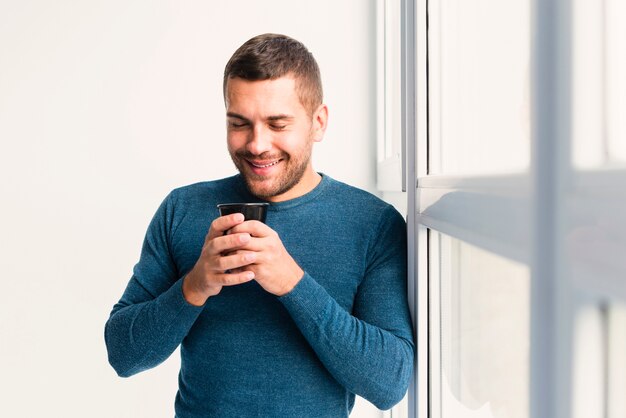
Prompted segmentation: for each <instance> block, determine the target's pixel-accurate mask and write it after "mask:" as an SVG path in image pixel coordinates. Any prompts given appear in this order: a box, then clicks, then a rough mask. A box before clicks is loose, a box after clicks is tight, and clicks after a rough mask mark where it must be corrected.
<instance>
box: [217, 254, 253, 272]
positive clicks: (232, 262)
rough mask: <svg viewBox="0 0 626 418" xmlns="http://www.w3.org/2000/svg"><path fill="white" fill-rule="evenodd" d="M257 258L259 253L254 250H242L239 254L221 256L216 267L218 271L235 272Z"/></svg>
mask: <svg viewBox="0 0 626 418" xmlns="http://www.w3.org/2000/svg"><path fill="white" fill-rule="evenodd" d="M256 260H257V254H256V253H255V252H252V251H242V252H240V253H239V254H235V255H229V256H226V257H219V258H218V259H217V262H216V265H215V269H216V270H218V271H230V272H235V271H236V269H239V268H240V267H245V266H248V265H250V264H252V263H254V262H255V261H256Z"/></svg>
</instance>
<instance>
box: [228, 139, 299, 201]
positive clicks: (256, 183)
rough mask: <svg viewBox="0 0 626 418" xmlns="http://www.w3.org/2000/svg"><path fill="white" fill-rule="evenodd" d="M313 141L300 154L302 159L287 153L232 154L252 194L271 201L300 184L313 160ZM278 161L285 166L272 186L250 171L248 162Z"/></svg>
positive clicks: (262, 177) (242, 152)
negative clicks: (256, 160)
mask: <svg viewBox="0 0 626 418" xmlns="http://www.w3.org/2000/svg"><path fill="white" fill-rule="evenodd" d="M311 145H312V141H310V142H309V143H307V144H306V145H305V149H303V150H302V152H301V153H300V157H299V158H298V157H295V158H294V157H293V156H291V155H288V154H286V153H281V154H276V155H272V154H270V153H269V152H267V153H263V154H261V155H254V154H251V153H249V152H247V151H236V152H235V153H234V154H233V153H232V152H231V155H230V156H231V159H232V160H233V163H235V166H236V167H237V170H239V173H241V176H242V177H243V179H244V181H245V182H246V186H247V187H248V190H249V191H250V193H252V194H253V195H255V196H256V197H258V198H260V199H269V198H272V197H275V196H280V195H282V194H284V193H286V192H288V191H289V190H291V189H292V188H293V187H294V186H295V185H296V184H298V183H299V182H300V180H301V179H302V177H303V176H304V173H305V172H306V169H307V167H308V165H309V161H310V160H311V150H312V149H311ZM255 159H258V160H266V161H269V160H277V159H281V161H280V163H279V164H283V165H284V167H283V172H282V174H281V175H280V176H279V177H277V178H274V179H273V180H271V183H270V184H265V183H267V182H268V180H267V179H266V178H265V177H264V176H260V175H257V174H255V173H252V172H251V171H250V168H249V166H248V162H247V161H246V160H255Z"/></svg>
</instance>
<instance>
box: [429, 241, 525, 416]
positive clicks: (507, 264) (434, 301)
mask: <svg viewBox="0 0 626 418" xmlns="http://www.w3.org/2000/svg"><path fill="white" fill-rule="evenodd" d="M429 236H430V238H429V239H430V241H429V258H430V260H429V269H430V271H429V276H430V285H429V286H430V289H431V290H430V291H429V298H430V303H429V309H430V318H432V320H431V328H430V330H431V331H430V333H431V334H430V353H432V354H431V360H430V361H431V363H430V370H431V385H432V386H431V388H432V392H431V396H432V397H431V403H432V405H433V409H432V410H433V415H432V416H433V417H436V418H483V417H484V418H525V417H528V414H529V412H528V411H529V390H528V389H529V338H530V335H529V332H530V330H529V326H530V324H529V321H530V299H529V298H530V294H529V292H530V276H529V274H530V273H529V269H528V267H527V266H525V265H523V264H519V263H517V262H514V261H511V260H509V259H505V258H502V257H500V256H498V255H495V254H493V253H489V252H487V251H484V250H482V249H479V248H477V247H475V246H472V245H469V244H467V243H464V242H462V241H459V240H457V239H454V238H451V237H450V236H447V235H444V234H440V233H437V232H435V231H430V235H429Z"/></svg>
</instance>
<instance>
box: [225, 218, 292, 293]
mask: <svg viewBox="0 0 626 418" xmlns="http://www.w3.org/2000/svg"><path fill="white" fill-rule="evenodd" d="M228 233H230V234H233V233H248V234H250V236H251V237H252V238H251V239H250V242H248V244H246V245H245V246H242V247H241V250H244V251H253V252H254V253H255V257H256V258H255V259H254V262H253V263H252V264H250V265H247V266H245V267H242V268H241V270H246V271H252V272H254V278H255V280H256V281H257V282H258V283H259V284H260V285H261V287H263V289H265V290H266V291H268V292H269V293H272V294H274V295H276V296H283V295H285V294H287V293H289V292H290V291H291V290H292V289H293V288H294V287H295V286H296V284H298V282H299V281H300V279H302V276H304V271H303V270H302V269H301V268H300V266H299V265H298V263H296V261H295V260H294V259H293V258H292V257H291V255H290V254H289V253H288V252H287V250H286V249H285V246H284V245H283V242H282V241H281V240H280V237H279V236H278V233H277V232H276V231H274V230H273V229H272V228H270V227H269V226H267V225H265V224H264V223H262V222H259V221H246V222H243V223H241V224H239V225H237V226H235V227H233V228H232V229H230V230H229V231H228Z"/></svg>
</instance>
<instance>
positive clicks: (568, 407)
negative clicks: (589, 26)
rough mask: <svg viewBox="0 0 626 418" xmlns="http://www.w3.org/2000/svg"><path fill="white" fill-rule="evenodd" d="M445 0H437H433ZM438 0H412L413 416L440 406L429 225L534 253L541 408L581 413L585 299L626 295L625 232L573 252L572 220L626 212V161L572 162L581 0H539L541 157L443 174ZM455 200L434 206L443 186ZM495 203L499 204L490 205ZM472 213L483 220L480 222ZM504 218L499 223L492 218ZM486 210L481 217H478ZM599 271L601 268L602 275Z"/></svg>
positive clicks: (533, 339) (537, 139) (534, 337)
mask: <svg viewBox="0 0 626 418" xmlns="http://www.w3.org/2000/svg"><path fill="white" fill-rule="evenodd" d="M430 1H437V0H430ZM427 5H428V0H404V1H403V10H404V15H403V54H404V60H403V91H404V92H406V94H404V96H403V139H404V142H405V143H406V152H407V167H406V175H407V192H408V205H409V207H408V223H409V274H410V276H409V277H410V282H409V301H410V304H411V312H412V316H413V321H414V324H415V326H416V332H417V344H418V346H417V363H416V371H415V376H414V379H413V383H412V385H411V388H410V398H409V416H410V417H420V418H426V417H430V416H431V415H430V414H431V411H430V410H429V386H428V385H429V377H428V376H429V371H428V365H429V352H428V347H429V344H428V335H429V332H428V329H429V326H430V325H431V324H429V321H428V303H429V302H428V290H429V289H428V288H429V279H428V230H429V229H432V230H434V231H438V232H442V233H444V234H447V235H450V236H452V237H455V238H458V239H461V240H463V241H466V242H469V243H472V244H473V245H476V246H479V247H481V248H484V249H486V250H488V251H491V252H493V253H495V254H498V255H501V256H504V257H507V258H510V259H513V260H517V261H520V262H523V263H525V264H527V265H528V266H529V267H530V271H531V305H530V311H531V335H530V343H531V345H530V346H531V351H530V365H531V366H530V387H529V393H530V405H529V407H530V408H529V410H530V416H531V417H532V418H569V417H571V416H572V384H571V380H572V377H573V371H572V369H573V367H575V364H573V348H572V345H573V344H572V341H573V338H574V336H573V334H574V328H575V318H576V313H577V312H578V311H579V310H580V309H581V308H583V307H584V306H585V305H586V304H589V303H590V302H591V303H597V304H602V303H607V302H608V303H612V302H618V303H624V301H626V285H624V279H623V277H624V274H625V273H626V257H623V258H622V259H619V260H616V259H615V254H618V253H619V252H620V251H621V250H623V248H624V247H623V246H624V245H626V243H625V242H615V243H611V242H608V243H606V245H607V246H608V247H607V251H605V252H604V253H599V256H598V257H596V258H592V259H586V260H582V259H581V260H568V259H567V257H566V254H565V253H564V249H565V247H566V244H567V242H566V239H567V236H566V234H567V231H570V230H572V228H574V227H576V225H572V224H571V222H572V221H570V222H569V224H566V221H565V220H567V219H569V220H576V219H583V220H584V219H585V217H586V216H588V214H590V213H597V211H598V208H603V209H604V210H605V211H608V212H609V216H613V221H614V222H621V226H626V222H624V221H621V220H619V219H618V216H619V215H621V214H623V213H626V190H625V189H626V170H623V169H617V170H610V171H607V170H594V171H587V172H573V170H572V169H571V168H570V161H569V158H570V155H571V152H570V151H571V150H570V147H571V145H570V141H571V126H572V112H571V106H570V102H571V96H572V86H571V82H572V69H571V56H570V53H571V47H572V45H571V42H572V38H573V37H572V26H571V20H570V16H571V12H572V10H571V2H570V1H569V0H532V4H531V10H532V22H533V25H532V40H533V41H532V44H531V51H532V52H531V54H532V58H531V61H532V77H531V96H532V99H531V103H532V105H531V112H532V113H531V119H532V126H533V129H532V134H531V136H532V139H531V165H530V171H529V173H528V175H520V176H499V177H491V176H490V177H482V178H481V177H463V176H457V177H452V176H432V175H428V172H427V164H428V163H427V152H428V120H427V117H428V110H427V109H428V96H427V91H428V88H429V86H428V80H427V68H426V66H427V48H428V45H427V39H428V36H427V32H426V19H427ZM444 195H445V196H447V200H448V203H447V204H446V205H444V206H438V207H435V206H433V205H432V204H433V202H435V201H437V200H438V199H439V198H440V197H441V196H444ZM487 202H488V204H487ZM468 219H472V220H473V222H469V221H468ZM491 219H498V220H499V222H498V223H497V224H490V222H489V220H491ZM476 221H477V222H476ZM598 272H600V274H598Z"/></svg>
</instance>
